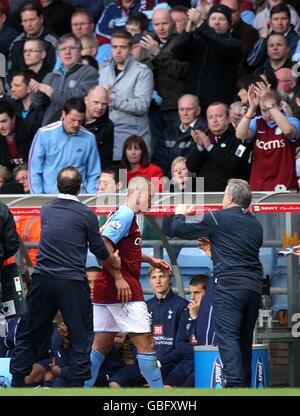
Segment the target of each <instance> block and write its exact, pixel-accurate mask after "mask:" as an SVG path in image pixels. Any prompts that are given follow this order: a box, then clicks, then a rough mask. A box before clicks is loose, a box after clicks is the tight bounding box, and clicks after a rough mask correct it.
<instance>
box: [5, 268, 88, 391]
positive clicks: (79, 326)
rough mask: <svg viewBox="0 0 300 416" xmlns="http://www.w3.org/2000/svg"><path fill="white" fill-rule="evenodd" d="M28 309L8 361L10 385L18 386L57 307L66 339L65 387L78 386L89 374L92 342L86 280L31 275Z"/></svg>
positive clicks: (20, 384)
mask: <svg viewBox="0 0 300 416" xmlns="http://www.w3.org/2000/svg"><path fill="white" fill-rule="evenodd" d="M27 303H28V311H27V313H26V314H25V315H24V316H22V318H21V320H20V323H19V325H18V329H17V334H16V348H15V351H14V353H13V356H12V358H11V362H10V372H11V374H12V376H13V380H12V387H18V386H19V387H22V386H23V385H24V377H25V376H26V375H28V374H30V372H31V370H32V365H33V364H34V363H35V362H36V360H37V354H38V351H39V347H40V345H41V343H42V341H43V339H44V338H45V336H46V335H47V333H49V332H48V331H49V327H50V326H51V325H52V321H53V318H54V317H55V315H56V313H57V311H58V310H60V311H61V314H62V317H63V320H64V322H65V324H66V325H67V327H68V332H69V335H68V336H69V338H70V344H71V345H70V355H69V365H70V367H69V374H68V384H69V387H81V386H83V382H84V381H85V380H87V379H89V378H90V377H91V374H90V351H91V346H92V343H93V309H92V304H91V300H90V288H89V285H88V282H87V280H86V279H85V280H83V281H79V280H66V279H57V278H51V277H46V276H41V275H38V274H33V275H32V281H31V286H30V291H29V293H28V296H27Z"/></svg>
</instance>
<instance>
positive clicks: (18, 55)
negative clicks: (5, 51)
mask: <svg viewBox="0 0 300 416" xmlns="http://www.w3.org/2000/svg"><path fill="white" fill-rule="evenodd" d="M20 16H21V23H22V26H23V30H24V32H23V33H21V34H20V35H19V36H18V37H17V38H15V40H14V41H13V42H12V44H11V45H10V48H9V58H8V63H7V70H8V75H9V77H10V76H11V74H12V73H13V72H14V71H15V70H20V69H25V62H24V55H23V49H24V43H25V41H26V40H27V39H31V38H38V39H43V40H44V41H45V42H46V45H47V56H46V59H47V63H48V66H49V67H50V68H53V67H54V65H55V61H56V45H57V38H56V37H55V36H54V35H53V34H51V33H50V32H49V31H48V29H46V28H45V27H44V16H43V9H42V8H41V6H39V5H38V4H37V3H35V2H33V1H25V2H24V3H23V4H22V6H21V7H20Z"/></svg>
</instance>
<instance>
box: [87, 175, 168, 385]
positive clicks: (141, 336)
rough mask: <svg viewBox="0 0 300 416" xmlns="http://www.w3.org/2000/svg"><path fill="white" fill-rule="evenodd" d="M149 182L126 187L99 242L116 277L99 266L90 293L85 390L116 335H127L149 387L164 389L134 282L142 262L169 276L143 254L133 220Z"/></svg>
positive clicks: (146, 201)
mask: <svg viewBox="0 0 300 416" xmlns="http://www.w3.org/2000/svg"><path fill="white" fill-rule="evenodd" d="M151 195H152V186H151V182H150V181H149V180H148V179H146V178H144V177H135V178H133V179H132V180H131V181H130V182H129V184H128V194H127V199H126V203H125V204H124V205H121V206H120V207H119V209H118V210H117V211H116V212H115V213H114V214H112V215H111V217H110V218H109V219H108V221H107V223H106V226H105V229H104V231H103V233H102V238H103V239H104V240H105V243H106V244H107V247H108V249H109V250H110V251H111V252H112V253H113V252H114V251H115V249H118V250H119V256H120V257H121V271H120V272H119V273H118V274H117V276H115V277H113V276H112V275H111V274H110V272H109V270H108V269H107V268H106V267H105V266H103V272H102V273H101V274H100V276H99V278H98V279H97V281H96V284H95V288H94V331H95V337H94V343H93V348H92V352H91V372H92V378H91V379H90V380H88V381H86V382H85V387H92V386H93V385H94V383H95V380H96V378H97V375H98V372H99V369H100V367H101V364H102V363H103V361H104V359H105V356H106V355H107V354H108V353H109V352H110V350H111V349H112V346H113V339H114V337H115V335H116V333H117V332H123V333H124V334H128V336H129V338H130V339H131V341H132V342H133V344H134V345H135V347H136V349H137V352H138V354H137V359H138V364H139V368H140V371H141V373H142V375H143V376H144V378H145V379H146V380H147V383H148V384H149V386H150V387H163V381H162V377H161V371H160V369H159V368H158V365H157V357H156V352H155V348H154V340H153V337H152V334H151V327H150V319H149V314H148V309H147V306H146V303H145V301H144V295H143V290H142V287H141V284H140V281H139V277H140V268H141V262H142V261H144V262H147V263H149V264H150V265H151V266H152V267H155V268H159V269H163V270H171V267H170V266H169V264H168V263H167V262H165V261H164V260H160V259H155V258H153V257H151V256H148V255H146V254H144V253H142V250H141V242H142V240H141V233H140V230H139V228H138V225H137V223H136V217H135V214H136V213H138V212H145V211H147V210H148V208H149V206H150V202H151Z"/></svg>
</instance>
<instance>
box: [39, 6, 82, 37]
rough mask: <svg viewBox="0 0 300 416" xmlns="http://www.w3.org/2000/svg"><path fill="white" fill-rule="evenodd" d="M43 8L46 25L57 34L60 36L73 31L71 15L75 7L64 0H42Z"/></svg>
mask: <svg viewBox="0 0 300 416" xmlns="http://www.w3.org/2000/svg"><path fill="white" fill-rule="evenodd" d="M40 4H41V6H42V8H43V13H44V19H45V25H46V26H47V27H49V28H50V29H51V30H52V32H53V33H55V35H56V36H58V37H60V36H62V35H65V34H67V33H70V32H71V16H72V13H73V12H74V7H73V6H72V5H71V4H69V3H68V2H67V1H63V0H40Z"/></svg>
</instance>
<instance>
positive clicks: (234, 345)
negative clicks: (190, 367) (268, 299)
mask: <svg viewBox="0 0 300 416" xmlns="http://www.w3.org/2000/svg"><path fill="white" fill-rule="evenodd" d="M260 299H261V295H260V294H259V293H256V292H254V291H252V290H248V289H230V290H229V289H228V290H224V289H216V290H215V294H214V303H213V321H214V326H215V332H216V341H217V344H218V347H219V352H220V357H221V360H222V363H223V366H224V367H223V371H224V378H225V380H226V387H251V361H252V339H253V330H254V327H255V323H256V319H257V315H258V308H259V304H260Z"/></svg>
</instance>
